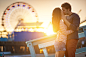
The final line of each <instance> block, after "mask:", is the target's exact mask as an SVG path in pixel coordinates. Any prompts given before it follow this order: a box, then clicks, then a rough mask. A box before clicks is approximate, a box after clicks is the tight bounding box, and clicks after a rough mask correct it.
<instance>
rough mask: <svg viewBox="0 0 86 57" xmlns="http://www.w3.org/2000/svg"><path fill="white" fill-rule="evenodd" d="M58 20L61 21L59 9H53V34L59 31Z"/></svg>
mask: <svg viewBox="0 0 86 57" xmlns="http://www.w3.org/2000/svg"><path fill="white" fill-rule="evenodd" d="M60 20H61V9H60V8H55V9H54V10H53V13H52V25H53V31H54V32H57V31H58V30H59V23H60Z"/></svg>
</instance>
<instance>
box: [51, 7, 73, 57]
mask: <svg viewBox="0 0 86 57" xmlns="http://www.w3.org/2000/svg"><path fill="white" fill-rule="evenodd" d="M62 15H63V13H62V11H61V9H60V8H55V9H54V10H53V13H52V24H53V31H54V32H56V33H57V38H56V39H55V44H54V47H55V51H56V53H55V57H64V54H65V51H66V47H65V45H66V39H67V35H68V34H70V33H72V32H73V31H72V30H67V26H66V25H65V24H64V21H63V20H62V19H61V16H62Z"/></svg>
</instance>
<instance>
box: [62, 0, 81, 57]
mask: <svg viewBox="0 0 86 57" xmlns="http://www.w3.org/2000/svg"><path fill="white" fill-rule="evenodd" d="M61 7H62V12H63V13H62V19H63V20H64V22H65V24H66V25H67V29H68V30H73V33H71V34H69V35H68V36H67V42H66V53H65V56H66V57H75V52H76V46H77V43H78V39H79V38H78V30H79V24H80V18H79V16H78V14H76V13H73V12H71V5H70V4H69V3H67V2H66V3H63V4H62V5H61ZM65 15H68V18H66V17H65Z"/></svg>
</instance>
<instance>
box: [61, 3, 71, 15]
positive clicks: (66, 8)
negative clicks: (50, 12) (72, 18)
mask: <svg viewBox="0 0 86 57" xmlns="http://www.w3.org/2000/svg"><path fill="white" fill-rule="evenodd" d="M61 7H62V10H63V13H64V14H65V15H69V13H70V12H71V5H70V4H69V3H67V2H66V3H63V4H62V5H61Z"/></svg>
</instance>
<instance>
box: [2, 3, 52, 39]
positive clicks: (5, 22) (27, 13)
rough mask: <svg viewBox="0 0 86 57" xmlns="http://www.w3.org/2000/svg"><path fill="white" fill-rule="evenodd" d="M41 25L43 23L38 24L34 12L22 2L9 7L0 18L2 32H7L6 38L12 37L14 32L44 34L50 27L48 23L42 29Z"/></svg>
mask: <svg viewBox="0 0 86 57" xmlns="http://www.w3.org/2000/svg"><path fill="white" fill-rule="evenodd" d="M42 24H43V22H39V18H38V15H37V12H36V10H35V9H34V8H33V7H32V6H31V5H29V4H27V3H24V2H16V3H13V4H11V5H9V6H8V7H7V8H6V10H5V11H4V13H3V16H2V26H3V28H4V30H3V32H7V34H8V35H7V36H8V38H9V36H10V37H14V36H15V35H14V32H22V31H23V32H25V31H27V32H44V30H46V29H48V27H49V26H50V25H51V23H50V24H49V25H48V27H47V28H44V27H41V25H42ZM23 32H22V33H23ZM45 32H46V31H45Z"/></svg>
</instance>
